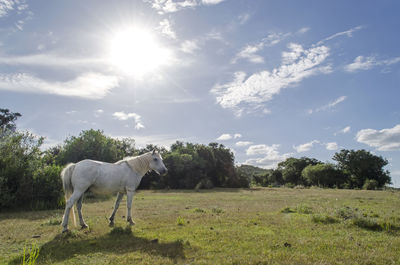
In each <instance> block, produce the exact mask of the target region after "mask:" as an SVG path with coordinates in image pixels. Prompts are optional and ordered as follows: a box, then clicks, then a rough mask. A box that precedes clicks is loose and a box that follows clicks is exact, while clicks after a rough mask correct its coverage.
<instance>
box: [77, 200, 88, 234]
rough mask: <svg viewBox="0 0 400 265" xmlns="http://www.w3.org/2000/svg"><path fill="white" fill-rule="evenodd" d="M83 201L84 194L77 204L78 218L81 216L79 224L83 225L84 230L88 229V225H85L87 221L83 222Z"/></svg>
mask: <svg viewBox="0 0 400 265" xmlns="http://www.w3.org/2000/svg"><path fill="white" fill-rule="evenodd" d="M82 201H83V194H82V196H81V197H79V199H78V201H77V202H76V209H77V210H78V216H79V224H80V225H81V227H82V229H83V228H88V225H87V224H86V223H85V220H83V216H82Z"/></svg>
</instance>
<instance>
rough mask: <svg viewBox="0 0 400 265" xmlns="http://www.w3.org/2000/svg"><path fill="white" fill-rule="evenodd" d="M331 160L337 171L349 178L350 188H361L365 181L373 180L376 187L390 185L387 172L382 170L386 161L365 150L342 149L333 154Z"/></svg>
mask: <svg viewBox="0 0 400 265" xmlns="http://www.w3.org/2000/svg"><path fill="white" fill-rule="evenodd" d="M333 160H335V161H337V163H338V167H339V169H341V170H342V171H343V172H344V174H346V175H347V176H348V177H349V179H348V185H349V186H350V188H362V187H363V185H364V184H365V182H366V180H370V181H371V180H375V181H376V182H377V186H378V187H383V186H384V185H386V184H390V183H391V178H390V176H389V171H387V170H384V169H383V168H384V167H385V166H386V165H387V164H388V161H387V160H386V159H384V158H383V157H381V156H376V155H373V154H371V153H370V152H368V151H366V150H357V151H354V150H346V149H343V150H341V151H340V152H338V153H335V155H334V156H333Z"/></svg>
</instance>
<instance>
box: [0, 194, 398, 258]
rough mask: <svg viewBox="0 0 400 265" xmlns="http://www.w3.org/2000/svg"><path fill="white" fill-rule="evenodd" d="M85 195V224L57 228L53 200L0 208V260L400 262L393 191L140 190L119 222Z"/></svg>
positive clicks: (103, 205) (109, 208) (58, 217)
mask: <svg viewBox="0 0 400 265" xmlns="http://www.w3.org/2000/svg"><path fill="white" fill-rule="evenodd" d="M113 201H114V198H113V199H112V200H107V201H101V202H86V203H84V206H83V211H84V217H86V222H87V223H88V224H89V226H90V228H89V229H86V230H79V229H78V228H74V227H73V226H71V227H70V228H71V230H72V232H70V233H66V234H60V232H61V226H60V221H61V217H62V211H61V210H51V211H39V212H17V213H1V214H0V263H1V264H7V263H10V264H21V263H22V254H23V249H24V246H27V247H31V245H32V243H33V242H34V243H36V244H37V245H38V247H39V250H40V252H39V258H38V260H37V262H36V263H37V264H176V263H177V264H400V209H399V205H400V192H397V191H356V190H325V189H285V188H276V189H275V188H254V189H214V190H207V191H200V192H195V191H139V192H138V193H137V194H136V196H135V198H134V205H133V219H134V220H135V221H136V225H135V226H133V227H131V228H130V227H129V226H127V225H126V221H125V218H124V217H125V215H126V208H125V207H126V204H125V198H124V200H123V203H121V206H120V209H119V210H118V212H117V215H116V220H115V222H116V225H115V226H114V228H110V227H108V223H107V217H108V216H109V215H110V213H111V211H112V207H113Z"/></svg>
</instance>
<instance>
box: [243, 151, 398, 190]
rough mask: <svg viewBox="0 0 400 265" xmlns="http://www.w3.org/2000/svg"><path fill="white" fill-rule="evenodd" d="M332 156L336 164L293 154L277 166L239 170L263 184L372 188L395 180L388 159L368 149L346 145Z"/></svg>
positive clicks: (244, 167)
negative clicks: (388, 167)
mask: <svg viewBox="0 0 400 265" xmlns="http://www.w3.org/2000/svg"><path fill="white" fill-rule="evenodd" d="M332 160H334V161H336V164H331V163H323V162H321V161H319V160H317V159H315V158H308V157H301V158H294V157H290V158H287V159H286V160H285V161H282V162H280V163H279V164H278V167H277V168H276V169H268V170H261V169H259V168H255V167H252V166H248V165H242V166H240V167H239V168H238V171H239V172H240V174H244V175H246V176H247V177H248V178H249V179H251V180H252V181H253V183H254V184H256V185H261V186H281V185H285V186H288V187H294V186H304V187H309V186H318V187H322V188H340V189H341V188H344V189H369V190H371V189H378V188H382V187H384V186H385V185H387V184H390V183H391V178H390V173H389V171H387V170H384V167H385V166H386V165H387V164H388V161H387V160H386V159H384V158H383V157H381V156H376V155H374V154H372V153H370V152H368V151H366V150H346V149H343V150H341V151H339V152H337V153H335V154H334V156H333V157H332Z"/></svg>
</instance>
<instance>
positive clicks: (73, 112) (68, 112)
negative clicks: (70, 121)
mask: <svg viewBox="0 0 400 265" xmlns="http://www.w3.org/2000/svg"><path fill="white" fill-rule="evenodd" d="M75 113H77V111H76V110H71V111H67V112H65V114H68V115H71V114H75Z"/></svg>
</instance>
